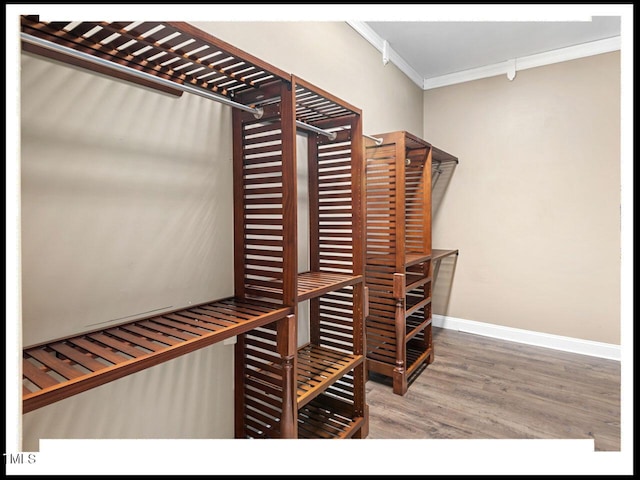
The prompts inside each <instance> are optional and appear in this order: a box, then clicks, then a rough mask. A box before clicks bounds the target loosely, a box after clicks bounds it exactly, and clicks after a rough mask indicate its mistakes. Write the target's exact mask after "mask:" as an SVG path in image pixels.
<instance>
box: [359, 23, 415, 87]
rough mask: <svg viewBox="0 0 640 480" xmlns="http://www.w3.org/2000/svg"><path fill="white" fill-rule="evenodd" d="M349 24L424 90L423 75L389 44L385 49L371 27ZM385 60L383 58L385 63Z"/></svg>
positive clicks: (382, 41) (361, 24)
mask: <svg viewBox="0 0 640 480" xmlns="http://www.w3.org/2000/svg"><path fill="white" fill-rule="evenodd" d="M347 23H348V24H349V26H350V27H351V28H353V29H354V30H355V31H356V32H358V33H359V34H360V35H361V36H362V37H363V38H364V39H365V40H367V41H368V42H369V43H370V44H371V45H373V46H374V47H375V48H376V49H377V50H378V51H379V52H380V53H382V54H383V56H384V57H385V58H388V60H389V61H391V62H392V63H393V64H394V65H395V66H396V67H398V68H399V69H400V71H401V72H402V73H404V74H405V75H406V76H407V77H409V79H411V81H412V82H413V83H415V84H416V85H418V86H419V87H420V88H424V81H425V79H424V78H423V77H422V75H420V74H419V73H418V72H416V71H415V70H414V69H413V68H412V67H411V65H409V64H408V63H407V61H406V60H405V59H404V58H402V57H401V56H400V55H398V52H396V51H395V50H394V49H393V48H391V47H390V46H389V44H388V43H387V45H386V47H385V40H384V39H383V38H382V37H380V35H378V34H377V33H376V32H374V31H373V29H372V28H371V27H369V26H368V25H367V24H366V23H364V22H354V21H347ZM385 58H383V62H384V59H385ZM384 63H386V62H384Z"/></svg>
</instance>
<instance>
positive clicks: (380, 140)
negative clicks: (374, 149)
mask: <svg viewBox="0 0 640 480" xmlns="http://www.w3.org/2000/svg"><path fill="white" fill-rule="evenodd" d="M362 136H363V137H367V138H370V139H371V140H373V141H374V142H376V145H382V139H381V138H377V137H372V136H371V135H367V134H364V133H363V134H362Z"/></svg>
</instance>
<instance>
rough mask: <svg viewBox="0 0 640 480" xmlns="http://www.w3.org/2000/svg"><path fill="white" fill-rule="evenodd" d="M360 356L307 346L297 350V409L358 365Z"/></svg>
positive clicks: (360, 360) (361, 358) (361, 357)
mask: <svg viewBox="0 0 640 480" xmlns="http://www.w3.org/2000/svg"><path fill="white" fill-rule="evenodd" d="M363 360H364V357H363V356H362V355H353V354H346V353H343V352H339V351H337V350H334V349H331V348H326V347H321V346H318V345H312V344H308V345H306V346H303V347H302V348H300V349H299V350H298V368H297V372H296V373H297V377H298V408H300V407H302V406H304V405H305V404H307V403H309V402H310V401H311V400H313V399H314V398H315V397H317V396H318V395H319V394H321V393H322V392H323V391H324V390H326V389H327V388H328V387H330V386H331V385H332V384H334V383H335V382H336V381H337V380H339V379H340V378H342V376H343V375H344V374H345V373H347V372H349V371H350V370H353V368H355V367H356V366H357V365H360V364H361V363H362V362H363Z"/></svg>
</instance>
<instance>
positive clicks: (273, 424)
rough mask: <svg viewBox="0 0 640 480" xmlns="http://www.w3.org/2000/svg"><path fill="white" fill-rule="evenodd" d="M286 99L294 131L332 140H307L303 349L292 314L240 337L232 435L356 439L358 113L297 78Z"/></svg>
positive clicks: (360, 372)
mask: <svg viewBox="0 0 640 480" xmlns="http://www.w3.org/2000/svg"><path fill="white" fill-rule="evenodd" d="M289 95H290V98H287V99H285V98H284V96H285V93H284V92H283V98H282V99H281V101H282V102H283V103H285V102H286V104H287V105H295V108H294V109H293V110H294V111H295V114H296V124H297V125H299V124H300V123H299V122H304V123H305V124H306V125H312V126H313V127H316V128H319V129H324V131H325V132H328V133H330V137H334V138H330V137H329V136H327V135H324V134H321V133H317V132H313V131H312V133H311V134H309V137H308V152H307V154H308V155H307V157H308V171H309V205H310V213H309V226H310V245H309V252H310V258H311V261H310V270H309V271H308V272H303V273H299V274H297V275H296V278H295V284H296V295H295V299H294V302H295V309H296V314H297V308H298V305H299V303H300V302H303V301H309V302H310V325H311V326H310V342H309V343H307V344H305V345H302V346H298V345H297V337H296V332H297V329H296V327H297V325H296V318H295V315H291V316H290V317H288V323H286V324H282V325H278V324H276V323H274V324H272V325H267V326H265V327H263V328H259V329H256V330H253V331H250V332H247V333H245V334H243V335H241V336H240V337H239V339H238V343H237V345H236V436H237V437H249V438H348V437H356V438H362V437H365V436H366V434H367V427H368V421H367V420H368V417H367V411H366V410H367V408H366V403H365V393H364V383H365V371H364V308H365V307H364V306H365V298H364V297H365V289H364V254H363V251H364V250H363V243H364V242H363V240H362V239H363V235H362V233H363V221H364V217H363V212H362V209H363V200H364V198H363V195H364V182H363V180H362V179H363V169H364V167H363V161H362V152H363V144H362V127H361V112H360V110H359V109H357V108H355V107H352V106H351V105H349V104H347V103H345V102H343V101H341V100H339V99H337V98H336V97H334V96H332V95H330V94H329V93H327V92H325V91H323V90H321V89H319V88H317V87H315V86H313V85H311V84H309V83H307V82H305V81H304V80H302V79H300V78H297V77H295V76H292V87H291V90H290V92H289ZM289 108H290V107H287V109H289ZM281 110H284V109H282V108H281ZM239 115H240V114H238V116H239ZM294 165H295V164H294ZM295 191H296V190H295V189H294V190H292V193H295ZM273 280H275V279H273Z"/></svg>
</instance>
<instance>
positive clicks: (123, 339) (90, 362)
mask: <svg viewBox="0 0 640 480" xmlns="http://www.w3.org/2000/svg"><path fill="white" fill-rule="evenodd" d="M290 313H291V309H290V308H289V307H285V308H282V307H277V306H274V305H273V304H269V303H264V302H259V301H253V300H242V299H237V298H227V299H223V300H218V301H215V302H211V303H205V304H201V305H196V306H193V307H189V308H186V309H182V310H176V311H173V312H167V313H163V314H161V315H156V316H154V317H149V318H145V319H139V320H135V321H133V322H129V323H126V324H122V325H117V326H113V327H109V328H106V329H103V330H99V331H94V332H89V333H84V334H82V335H77V336H74V337H69V338H65V339H59V340H55V341H52V342H49V343H46V344H42V345H38V346H33V347H28V348H25V349H24V351H23V362H22V369H23V372H22V373H23V406H22V411H23V413H27V412H30V411H32V410H35V409H37V408H40V407H43V406H45V405H49V404H51V403H54V402H57V401H59V400H62V399H64V398H67V397H70V396H72V395H76V394H78V393H81V392H84V391H86V390H89V389H91V388H94V387H97V386H99V385H103V384H105V383H108V382H111V381H113V380H116V379H118V378H122V377H124V376H126V375H130V374H132V373H135V372H138V371H141V370H144V369H146V368H149V367H152V366H154V365H157V364H159V363H162V362H165V361H167V360H171V359H173V358H176V357H178V356H181V355H184V354H186V353H190V352H192V351H195V350H198V349H200V348H203V347H207V346H209V345H212V344H214V343H217V342H220V341H222V340H224V339H226V338H230V337H233V336H235V335H239V334H241V333H244V332H247V331H249V330H251V329H253V328H256V327H260V326H263V325H266V324H268V323H271V322H274V321H276V320H279V319H281V318H284V317H285V316H287V315H288V314H290Z"/></svg>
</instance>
